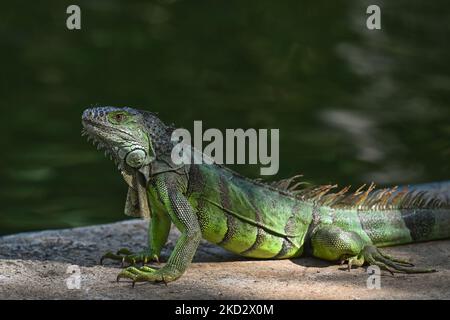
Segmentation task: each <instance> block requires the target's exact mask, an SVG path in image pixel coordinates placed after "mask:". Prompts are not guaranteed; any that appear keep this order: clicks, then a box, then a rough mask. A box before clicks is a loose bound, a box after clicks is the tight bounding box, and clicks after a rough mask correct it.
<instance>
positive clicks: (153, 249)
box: [100, 210, 171, 265]
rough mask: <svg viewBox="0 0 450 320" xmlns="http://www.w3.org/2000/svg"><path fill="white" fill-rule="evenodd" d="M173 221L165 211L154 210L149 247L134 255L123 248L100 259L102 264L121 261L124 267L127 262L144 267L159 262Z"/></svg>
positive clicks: (149, 232)
mask: <svg viewBox="0 0 450 320" xmlns="http://www.w3.org/2000/svg"><path fill="white" fill-rule="evenodd" d="M170 225H171V220H170V217H169V215H168V214H167V212H166V211H165V210H154V211H153V215H152V218H151V219H150V222H149V226H148V247H147V249H146V250H144V251H143V252H139V253H133V252H132V251H130V250H128V249H126V248H122V249H120V250H119V251H117V252H116V253H113V252H107V253H106V254H104V255H103V256H102V257H101V259H100V264H102V263H103V260H104V259H112V260H117V261H121V262H122V265H123V263H124V262H127V263H129V264H131V265H135V264H136V263H140V262H142V263H143V264H144V265H145V264H146V263H147V262H150V261H156V262H159V258H160V255H161V250H162V248H163V247H164V245H165V244H166V242H167V238H168V236H169V231H170Z"/></svg>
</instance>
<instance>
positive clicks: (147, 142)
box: [82, 107, 171, 217]
mask: <svg viewBox="0 0 450 320" xmlns="http://www.w3.org/2000/svg"><path fill="white" fill-rule="evenodd" d="M82 124H83V135H87V136H88V140H90V139H92V140H93V141H94V143H97V144H98V146H97V148H98V149H103V150H104V151H105V154H107V155H110V156H111V158H112V159H113V160H114V161H115V162H116V164H117V165H118V167H119V170H120V172H121V174H122V175H123V177H124V179H125V181H126V183H127V184H128V186H129V188H128V195H127V200H126V204H125V213H126V214H127V215H131V216H138V217H149V216H150V214H151V212H150V208H149V206H148V198H147V192H146V186H147V183H148V181H149V177H150V175H151V174H152V170H153V172H154V170H155V168H153V167H160V165H158V161H156V160H157V159H158V158H159V159H164V157H165V155H166V154H167V153H169V154H170V150H171V142H170V132H171V128H170V127H168V126H166V125H165V124H164V123H163V122H162V121H161V120H159V119H158V117H156V116H155V115H154V114H153V113H151V112H148V111H141V110H136V109H132V108H116V107H96V108H90V109H86V110H85V111H84V112H83V115H82Z"/></svg>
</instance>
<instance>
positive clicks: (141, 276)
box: [117, 266, 178, 287]
mask: <svg viewBox="0 0 450 320" xmlns="http://www.w3.org/2000/svg"><path fill="white" fill-rule="evenodd" d="M177 278H178V276H177V275H176V274H175V273H174V272H170V271H168V270H165V269H164V268H161V269H158V270H157V269H153V268H150V267H147V266H143V267H141V268H136V267H128V268H125V269H124V270H122V271H121V272H120V273H119V275H118V276H117V281H119V280H120V279H131V280H132V286H133V287H134V285H135V283H136V282H164V283H166V284H167V283H168V282H170V281H173V280H175V279H177Z"/></svg>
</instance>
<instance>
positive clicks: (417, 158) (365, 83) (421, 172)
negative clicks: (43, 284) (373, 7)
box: [0, 0, 450, 234]
mask: <svg viewBox="0 0 450 320" xmlns="http://www.w3.org/2000/svg"><path fill="white" fill-rule="evenodd" d="M70 4H78V5H79V6H80V7H81V12H82V29H81V30H80V31H69V30H67V29H66V18H67V14H66V8H67V6H68V5H70ZM369 4H378V5H380V6H381V10H382V30H381V31H369V30H367V28H366V25H365V23H366V18H367V15H366V13H365V12H366V8H367V6H368V5H369ZM449 9H450V3H449V2H448V1H444V0H435V1H432V2H427V1H418V0H413V1H406V0H396V1H378V0H377V1H365V0H364V1H361V0H352V1H349V0H345V1H344V0H335V1H333V2H330V1H305V0H302V1H298V0H290V1H279V2H277V1H271V0H258V1H242V0H239V1H237V0H215V1H207V0H195V1H194V0H179V1H177V0H160V1H117V0H96V1H70V2H68V1H39V2H37V1H36V2H30V1H10V2H9V3H2V5H1V11H0V39H1V50H0V61H1V71H0V81H1V84H0V90H1V95H0V105H1V111H2V124H1V126H0V137H1V138H0V141H1V157H0V234H6V233H14V232H19V231H27V230H36V229H47V228H57V227H72V226H81V225H89V224H97V223H104V222H109V221H117V220H121V219H125V216H124V215H123V206H124V201H125V195H126V185H125V183H124V182H123V181H122V179H121V177H120V175H119V173H118V172H117V170H116V168H115V166H114V164H113V163H112V162H111V161H109V160H108V159H106V158H104V157H103V154H102V153H101V152H97V151H96V149H95V148H94V147H92V145H90V144H89V143H87V142H86V141H85V139H84V138H82V137H81V136H80V130H81V124H80V117H81V113H82V111H83V109H84V108H86V107H88V106H90V105H92V104H96V103H98V104H100V105H115V106H133V107H137V108H142V109H147V110H151V111H156V112H159V114H160V116H161V118H162V119H163V120H165V121H167V122H174V123H175V124H176V125H177V126H182V127H187V128H190V127H192V123H193V121H194V120H203V125H204V128H205V129H206V128H207V127H216V128H220V129H225V128H239V127H241V128H249V127H252V128H279V129H280V171H279V174H278V175H277V176H276V177H274V178H282V177H286V176H289V175H293V174H297V173H304V174H305V179H307V180H308V181H311V182H314V183H329V182H332V183H334V182H339V183H340V184H341V185H343V184H352V185H357V184H361V183H364V182H368V181H372V180H373V181H375V182H377V183H379V184H381V185H387V184H403V183H418V182H426V181H432V180H446V179H450V174H449V172H450V170H449V169H450V165H449V161H448V160H449V155H450V121H449V120H450V106H449V101H450V63H449V57H450V41H449V40H450V39H449V36H450V25H449V23H448V22H449V21H450V10H449ZM233 168H234V169H236V170H237V171H239V172H241V173H243V174H245V175H248V176H252V177H257V175H258V172H259V167H257V166H234V167H233Z"/></svg>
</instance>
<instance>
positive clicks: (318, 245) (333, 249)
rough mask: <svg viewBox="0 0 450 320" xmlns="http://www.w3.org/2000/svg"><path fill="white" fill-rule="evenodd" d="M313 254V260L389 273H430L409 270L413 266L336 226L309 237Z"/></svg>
mask: <svg viewBox="0 0 450 320" xmlns="http://www.w3.org/2000/svg"><path fill="white" fill-rule="evenodd" d="M311 246H312V253H313V255H314V256H315V257H317V258H321V259H324V260H329V261H341V262H342V263H345V262H348V269H349V270H350V269H351V267H352V265H354V266H362V265H363V264H364V263H367V264H369V265H377V266H378V267H380V268H381V269H384V270H387V271H389V272H390V273H391V274H392V273H425V272H434V271H435V270H433V269H420V268H412V266H413V264H412V263H410V262H408V261H405V260H401V259H398V258H395V257H391V256H388V255H387V254H385V253H383V252H382V251H381V250H379V249H378V248H377V247H376V246H374V245H373V244H371V243H367V242H366V241H364V240H363V239H362V238H361V236H359V235H358V234H357V233H356V232H349V231H344V230H342V229H341V228H339V227H337V226H332V225H324V226H319V227H318V228H317V229H316V230H315V231H314V233H313V234H312V237H311Z"/></svg>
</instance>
